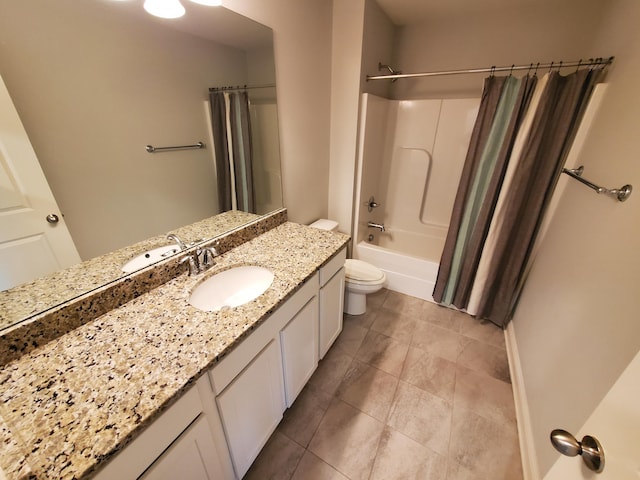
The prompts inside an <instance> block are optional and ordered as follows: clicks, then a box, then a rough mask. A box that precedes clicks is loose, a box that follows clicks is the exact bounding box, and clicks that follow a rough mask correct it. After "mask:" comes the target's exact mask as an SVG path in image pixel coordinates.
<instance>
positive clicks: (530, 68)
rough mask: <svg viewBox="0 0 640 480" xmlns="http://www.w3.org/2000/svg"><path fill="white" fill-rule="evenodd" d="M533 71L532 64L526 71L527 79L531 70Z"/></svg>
mask: <svg viewBox="0 0 640 480" xmlns="http://www.w3.org/2000/svg"><path fill="white" fill-rule="evenodd" d="M532 69H533V63H530V64H529V69H528V70H527V77H528V76H529V75H531V70H532Z"/></svg>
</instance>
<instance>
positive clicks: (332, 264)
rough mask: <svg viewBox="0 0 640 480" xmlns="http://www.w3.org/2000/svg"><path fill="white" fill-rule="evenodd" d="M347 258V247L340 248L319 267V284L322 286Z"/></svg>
mask: <svg viewBox="0 0 640 480" xmlns="http://www.w3.org/2000/svg"><path fill="white" fill-rule="evenodd" d="M346 259H347V247H345V248H343V249H342V250H340V251H339V252H338V253H337V254H336V256H335V257H333V258H332V259H331V260H329V262H328V263H327V264H326V265H325V266H323V267H322V268H321V269H320V286H321V287H323V286H324V285H325V284H326V283H327V282H328V281H329V280H331V277H333V276H334V275H335V274H336V272H337V271H338V270H340V269H341V268H342V267H344V262H345V260H346Z"/></svg>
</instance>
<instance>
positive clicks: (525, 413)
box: [504, 322, 540, 480]
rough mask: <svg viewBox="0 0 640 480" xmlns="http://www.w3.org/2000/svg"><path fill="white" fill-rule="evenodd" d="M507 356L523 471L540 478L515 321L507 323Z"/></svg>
mask: <svg viewBox="0 0 640 480" xmlns="http://www.w3.org/2000/svg"><path fill="white" fill-rule="evenodd" d="M504 339H505V345H506V348H507V356H508V358H509V373H510V375H511V385H512V387H513V401H514V403H515V407H516V419H517V421H518V438H519V440H520V456H521V457H522V473H523V475H524V480H540V471H539V470H538V462H537V460H536V458H537V457H536V450H535V444H534V442H533V429H532V428H531V416H530V414H529V404H528V402H527V395H526V393H525V388H524V379H523V377H522V368H521V365H520V355H519V353H518V345H517V342H516V336H515V331H514V327H513V322H509V323H508V324H507V328H506V329H505V331H504Z"/></svg>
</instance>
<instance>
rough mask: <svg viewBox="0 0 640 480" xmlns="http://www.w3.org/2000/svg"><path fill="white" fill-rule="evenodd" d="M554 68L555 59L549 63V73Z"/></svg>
mask: <svg viewBox="0 0 640 480" xmlns="http://www.w3.org/2000/svg"><path fill="white" fill-rule="evenodd" d="M552 68H553V61H552V62H551V65H549V73H551V69H552Z"/></svg>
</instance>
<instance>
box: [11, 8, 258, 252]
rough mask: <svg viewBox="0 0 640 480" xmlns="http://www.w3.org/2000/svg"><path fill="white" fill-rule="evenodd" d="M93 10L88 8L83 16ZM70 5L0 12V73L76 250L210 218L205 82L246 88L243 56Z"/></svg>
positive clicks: (105, 247) (103, 247)
mask: <svg viewBox="0 0 640 480" xmlns="http://www.w3.org/2000/svg"><path fill="white" fill-rule="evenodd" d="M92 12H93V13H92ZM110 12H111V10H108V9H105V10H104V11H102V12H98V13H96V12H95V11H93V10H91V9H78V8H77V2H73V1H71V0H59V1H56V2H49V1H47V0H43V1H40V0H32V1H29V2H9V3H7V4H5V5H3V14H2V15H1V16H0V32H1V33H0V35H1V36H2V42H0V44H1V45H0V68H1V69H2V70H1V73H2V76H3V78H4V79H5V81H6V83H7V87H8V89H9V91H10V92H11V94H12V96H13V98H14V101H15V103H16V106H17V109H18V111H19V112H20V115H21V118H22V121H23V123H24V124H25V127H26V130H27V132H28V133H29V136H30V139H31V142H32V144H33V146H34V149H35V151H36V153H37V155H38V158H39V160H40V163H41V164H42V167H43V170H44V172H45V174H46V176H47V179H48V181H49V184H50V185H51V188H52V190H53V192H54V195H55V197H56V199H57V201H58V203H59V206H60V208H61V210H62V212H63V213H64V215H65V219H66V222H67V225H68V226H69V229H70V231H71V234H72V236H73V238H74V241H75V243H76V245H77V248H78V250H79V252H80V255H81V256H82V258H83V259H87V258H91V257H93V256H95V255H98V254H102V253H105V252H108V251H111V250H114V249H116V248H119V247H122V246H125V245H128V244H132V243H135V242H136V241H139V240H142V239H144V238H147V237H150V236H152V235H156V234H159V233H162V232H166V231H169V230H172V229H174V228H176V227H178V226H180V225H184V224H188V223H192V222H194V221H196V220H199V219H202V218H204V217H207V216H210V215H212V214H214V213H217V197H216V194H215V176H214V170H213V163H212V156H211V155H212V153H211V152H212V151H211V150H210V149H207V150H198V151H188V152H173V153H170V154H166V153H165V154H153V155H151V154H149V153H147V152H146V151H145V150H144V147H145V145H147V144H152V145H156V146H166V145H184V144H189V143H195V142H197V141H204V142H205V143H208V138H209V136H208V135H209V132H208V128H207V122H206V113H205V109H204V104H203V102H204V100H205V99H206V98H207V88H208V87H209V86H212V85H218V84H228V83H244V82H245V80H246V75H247V66H246V59H245V55H244V53H243V52H242V51H240V50H236V49H233V48H230V47H226V46H221V45H218V44H215V43H212V42H207V41H204V40H201V39H197V38H195V37H192V36H190V35H186V34H182V33H179V32H177V31H174V30H169V29H166V28H162V27H158V26H157V24H153V23H149V24H145V25H140V24H139V23H133V22H131V23H128V22H123V21H122V19H120V18H117V17H114V16H113V15H112V14H111V13H110Z"/></svg>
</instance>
